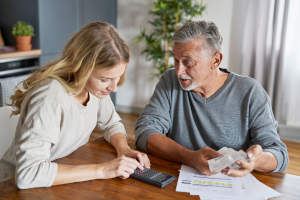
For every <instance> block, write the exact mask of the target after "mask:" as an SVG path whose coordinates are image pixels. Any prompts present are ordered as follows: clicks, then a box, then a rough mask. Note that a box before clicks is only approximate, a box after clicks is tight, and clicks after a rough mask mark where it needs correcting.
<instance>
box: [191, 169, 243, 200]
mask: <svg viewBox="0 0 300 200" xmlns="http://www.w3.org/2000/svg"><path fill="white" fill-rule="evenodd" d="M190 194H191V195H206V194H214V195H220V196H232V197H239V198H242V197H243V191H242V187H241V180H240V178H234V177H230V176H227V175H224V174H221V173H218V174H215V175H212V176H206V175H202V174H195V175H194V176H193V181H192V191H191V192H190Z"/></svg>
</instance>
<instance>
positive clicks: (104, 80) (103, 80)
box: [100, 79, 108, 83]
mask: <svg viewBox="0 0 300 200" xmlns="http://www.w3.org/2000/svg"><path fill="white" fill-rule="evenodd" d="M100 80H101V82H103V83H105V82H108V79H100Z"/></svg>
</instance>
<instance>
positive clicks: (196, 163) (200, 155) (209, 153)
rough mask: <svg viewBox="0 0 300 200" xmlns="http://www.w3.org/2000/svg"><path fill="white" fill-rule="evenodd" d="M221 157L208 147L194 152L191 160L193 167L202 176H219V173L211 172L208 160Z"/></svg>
mask: <svg viewBox="0 0 300 200" xmlns="http://www.w3.org/2000/svg"><path fill="white" fill-rule="evenodd" d="M219 156H221V154H220V153H219V152H217V151H216V150H213V149H211V148H209V147H207V146H206V147H204V148H202V149H200V150H198V151H194V152H193V153H192V157H190V158H189V159H190V162H191V166H192V167H194V168H196V169H197V170H198V171H199V172H200V173H201V174H204V175H213V174H217V173H218V172H217V173H215V172H211V171H210V170H209V167H208V162H207V160H209V159H212V158H216V157H219Z"/></svg>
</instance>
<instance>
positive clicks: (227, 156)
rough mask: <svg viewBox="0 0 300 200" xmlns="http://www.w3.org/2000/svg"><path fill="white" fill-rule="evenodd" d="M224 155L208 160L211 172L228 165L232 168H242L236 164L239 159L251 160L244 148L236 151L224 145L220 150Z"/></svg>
mask: <svg viewBox="0 0 300 200" xmlns="http://www.w3.org/2000/svg"><path fill="white" fill-rule="evenodd" d="M218 152H219V153H220V154H223V156H220V157H217V158H213V159H210V160H208V165H209V170H210V171H211V172H219V171H221V170H222V169H225V168H226V167H229V168H230V169H240V168H241V167H240V166H239V165H238V164H236V161H237V160H243V161H249V158H248V156H247V154H246V152H244V151H243V150H239V151H235V150H234V149H232V148H227V147H223V148H221V149H220V150H219V151H218Z"/></svg>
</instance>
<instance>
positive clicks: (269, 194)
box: [248, 173, 281, 199]
mask: <svg viewBox="0 0 300 200" xmlns="http://www.w3.org/2000/svg"><path fill="white" fill-rule="evenodd" d="M248 175H249V179H250V181H251V183H252V186H253V188H254V190H255V192H256V194H257V196H258V197H262V198H265V199H268V198H273V197H278V196H280V195H281V194H280V193H279V192H277V191H276V190H273V189H272V188H270V187H269V186H267V185H265V184H263V183H262V182H260V181H259V180H257V179H256V178H255V177H254V176H253V175H252V174H250V173H249V174H248Z"/></svg>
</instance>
